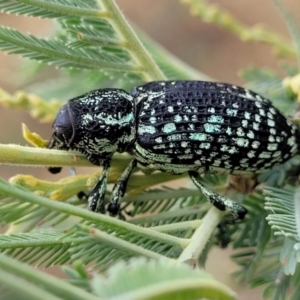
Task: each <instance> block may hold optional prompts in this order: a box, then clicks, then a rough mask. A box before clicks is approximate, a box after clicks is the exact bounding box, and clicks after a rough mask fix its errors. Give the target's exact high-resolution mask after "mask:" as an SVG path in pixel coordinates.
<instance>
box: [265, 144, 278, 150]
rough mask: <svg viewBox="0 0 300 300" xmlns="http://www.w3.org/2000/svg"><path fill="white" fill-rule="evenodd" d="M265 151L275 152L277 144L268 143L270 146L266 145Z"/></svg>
mask: <svg viewBox="0 0 300 300" xmlns="http://www.w3.org/2000/svg"><path fill="white" fill-rule="evenodd" d="M267 149H268V150H269V151H275V150H277V144H274V143H270V144H268V147H267Z"/></svg>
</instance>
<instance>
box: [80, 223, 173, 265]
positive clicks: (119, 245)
mask: <svg viewBox="0 0 300 300" xmlns="http://www.w3.org/2000/svg"><path fill="white" fill-rule="evenodd" d="M79 228H80V229H81V230H83V231H85V232H87V233H89V234H90V235H91V236H92V238H93V239H95V240H96V241H98V242H99V243H103V242H104V243H105V244H107V245H110V246H112V247H113V248H115V249H119V250H121V251H126V252H129V253H130V254H135V255H138V256H144V257H148V258H153V259H163V258H165V259H166V257H165V256H163V255H160V254H158V253H155V252H153V251H150V250H147V249H144V248H143V247H140V246H138V245H134V244H132V243H130V242H127V241H125V240H122V239H120V238H118V237H116V236H114V235H112V234H108V233H106V232H103V231H100V230H98V229H95V228H91V227H88V226H85V225H82V226H79ZM170 261H173V260H172V259H170Z"/></svg>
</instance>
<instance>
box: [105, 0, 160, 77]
mask: <svg viewBox="0 0 300 300" xmlns="http://www.w3.org/2000/svg"><path fill="white" fill-rule="evenodd" d="M99 2H100V3H102V4H103V5H104V6H105V8H106V9H107V10H108V11H109V12H110V13H111V16H112V20H113V24H114V25H115V26H114V27H115V30H116V31H117V32H119V34H120V35H121V36H123V37H124V39H125V40H126V42H127V44H128V50H129V51H130V53H131V54H132V56H133V57H134V58H135V60H136V61H137V63H138V66H142V67H143V68H144V70H145V72H144V73H143V75H144V77H145V78H144V79H145V81H153V80H164V79H165V76H164V74H163V73H162V72H161V70H160V69H159V68H158V66H157V65H156V63H155V62H154V60H153V59H152V58H151V56H150V55H149V53H148V51H147V50H146V48H145V47H144V46H143V45H142V44H141V42H140V41H139V39H138V38H137V36H136V34H135V33H134V31H133V30H132V29H131V27H130V25H129V24H128V22H127V21H126V19H125V18H124V16H123V15H122V13H121V11H120V10H119V8H118V6H117V5H116V4H115V2H114V1H113V0H99Z"/></svg>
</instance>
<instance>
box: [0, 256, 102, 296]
mask: <svg viewBox="0 0 300 300" xmlns="http://www.w3.org/2000/svg"><path fill="white" fill-rule="evenodd" d="M0 270H1V271H2V270H5V271H6V272H5V273H7V272H10V273H15V274H17V275H18V276H22V277H24V278H26V279H27V280H32V281H33V282H34V283H35V284H39V285H42V286H43V287H44V289H45V288H46V289H48V290H53V291H55V294H57V295H60V296H62V297H63V299H74V300H75V299H78V300H82V299H90V300H91V299H95V300H96V299H98V297H96V296H94V295H93V294H90V293H88V292H86V291H84V290H83V289H80V288H78V287H76V286H73V285H71V284H69V283H67V282H66V281H63V280H61V279H60V278H55V277H53V276H51V275H48V274H46V273H42V272H39V271H37V270H35V269H34V268H32V267H30V266H27V265H25V264H22V263H20V262H18V261H16V260H14V259H12V258H10V257H7V256H6V255H3V254H1V255H0ZM0 274H1V273H0ZM18 280H20V279H18ZM19 288H20V287H18V288H17V289H19ZM36 299H60V298H56V297H55V296H53V297H52V298H48V297H40V298H36Z"/></svg>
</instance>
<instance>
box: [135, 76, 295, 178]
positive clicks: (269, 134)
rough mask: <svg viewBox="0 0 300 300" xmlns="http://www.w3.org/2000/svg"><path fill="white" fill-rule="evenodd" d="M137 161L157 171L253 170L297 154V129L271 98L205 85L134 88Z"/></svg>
mask: <svg viewBox="0 0 300 300" xmlns="http://www.w3.org/2000/svg"><path fill="white" fill-rule="evenodd" d="M133 95H134V96H135V97H136V99H137V116H136V119H137V128H138V132H137V140H136V146H135V151H136V155H137V158H138V160H139V161H140V162H141V163H143V164H145V165H153V167H154V168H158V169H161V170H165V171H169V172H173V173H181V172H185V171H187V170H191V169H195V170H197V169H202V170H203V171H214V170H215V169H217V170H219V169H223V170H226V171H228V172H232V173H239V172H257V171H262V170H264V169H269V168H271V167H273V166H274V165H277V164H281V163H283V162H285V161H286V160H288V159H289V158H291V157H292V156H293V155H295V154H296V153H297V152H298V143H299V137H300V134H299V130H298V128H297V127H296V126H295V125H294V124H293V123H292V122H291V121H290V120H288V119H287V118H285V117H284V116H283V115H282V114H281V113H280V112H279V111H278V110H277V109H276V108H275V107H273V106H272V104H271V103H270V101H269V100H267V99H264V98H263V97H261V96H260V95H258V94H256V93H254V92H251V91H249V90H245V89H243V88H240V87H236V86H232V85H228V84H223V83H213V82H203V81H176V82H172V81H170V82H153V83H148V84H145V85H143V86H140V87H138V88H136V89H135V91H134V92H133Z"/></svg>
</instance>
